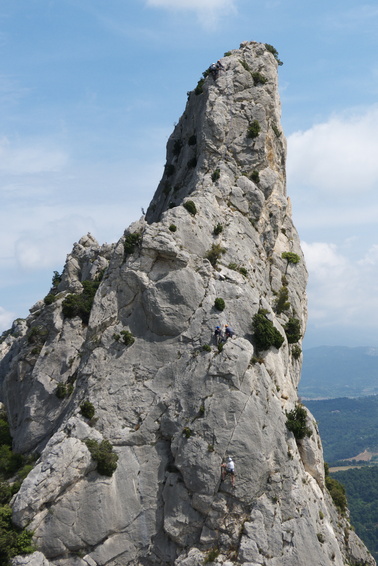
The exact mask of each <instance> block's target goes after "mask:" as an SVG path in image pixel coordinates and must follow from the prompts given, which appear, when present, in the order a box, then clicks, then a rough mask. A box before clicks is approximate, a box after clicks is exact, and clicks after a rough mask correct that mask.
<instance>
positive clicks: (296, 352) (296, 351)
mask: <svg viewBox="0 0 378 566" xmlns="http://www.w3.org/2000/svg"><path fill="white" fill-rule="evenodd" d="M301 353H302V350H301V348H300V347H299V346H298V344H294V346H293V347H292V349H291V354H292V356H293V358H294V360H299V358H300V357H301Z"/></svg>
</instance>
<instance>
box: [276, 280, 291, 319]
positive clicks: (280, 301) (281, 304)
mask: <svg viewBox="0 0 378 566" xmlns="http://www.w3.org/2000/svg"><path fill="white" fill-rule="evenodd" d="M288 298H289V289H288V288H287V287H286V286H285V285H283V286H282V287H281V288H280V290H279V291H278V295H277V298H276V305H275V307H276V313H277V314H281V313H283V312H284V311H286V310H287V309H289V308H290V303H289V301H288Z"/></svg>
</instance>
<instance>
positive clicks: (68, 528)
mask: <svg viewBox="0 0 378 566" xmlns="http://www.w3.org/2000/svg"><path fill="white" fill-rule="evenodd" d="M222 64H223V67H224V69H223V70H222V71H221V73H220V75H219V77H218V78H217V79H216V80H214V79H213V78H212V77H211V76H208V77H207V78H206V80H205V81H204V84H203V86H202V92H198V91H200V90H201V89H197V92H198V94H196V93H195V92H194V91H193V92H191V93H190V95H189V98H188V103H187V107H186V109H185V112H184V114H183V116H182V118H181V119H180V121H179V123H178V125H177V126H176V128H175V130H174V132H173V134H172V136H171V137H170V139H169V141H168V144H167V164H166V167H165V172H164V175H163V178H162V180H161V182H160V184H159V187H158V189H157V191H156V193H155V195H154V197H153V199H152V202H151V204H150V207H149V209H148V211H147V214H146V217H145V218H142V219H141V220H139V221H138V222H136V223H134V224H133V225H132V226H130V227H129V228H128V229H127V230H126V232H125V234H124V235H123V236H122V238H121V239H120V241H119V242H118V243H117V244H114V245H112V246H99V245H98V243H97V242H96V241H95V240H94V239H93V238H92V237H91V236H90V235H88V236H87V237H85V238H82V240H80V242H79V243H78V244H75V246H74V249H73V251H72V253H71V254H70V255H69V256H68V258H67V262H66V266H65V268H64V272H63V276H62V280H61V281H60V283H59V285H58V286H57V287H56V288H55V289H54V293H55V301H54V302H52V303H51V304H49V305H45V303H44V302H43V301H41V302H40V303H37V305H35V306H34V307H33V309H32V313H31V315H30V317H29V318H28V319H27V321H26V322H22V321H21V322H18V323H17V325H16V326H14V328H13V335H15V334H16V332H17V334H18V335H19V336H18V337H15V336H12V334H11V335H10V336H8V338H7V339H6V340H5V341H4V342H3V344H2V345H1V348H2V353H3V361H2V366H1V379H2V400H3V402H4V404H5V406H6V409H7V412H8V415H9V420H10V424H11V428H12V434H13V438H14V447H15V449H17V450H18V451H21V452H31V451H38V452H40V453H41V456H40V459H39V460H38V462H37V465H36V466H35V468H34V469H33V470H32V472H30V474H29V476H28V477H27V478H26V480H25V481H24V482H23V484H22V487H21V489H20V491H19V493H18V494H17V495H16V497H15V498H14V501H13V510H14V520H15V522H16V523H17V524H18V525H20V526H25V525H28V526H29V528H30V529H32V530H34V532H35V541H36V544H37V547H38V549H39V550H40V552H38V553H35V554H34V555H32V556H31V557H27V558H21V557H20V558H17V559H16V564H18V565H21V564H22V565H29V566H42V565H43V566H48V565H49V564H51V565H56V566H71V565H75V566H76V565H77V566H87V565H89V566H96V565H98V566H105V565H109V566H121V565H122V566H124V565H126V564H127V565H129V564H130V565H134V566H137V565H145V566H148V565H155V564H156V565H157V564H176V565H180V566H196V565H198V564H202V563H203V562H204V560H206V559H207V560H208V561H210V558H211V557H214V556H215V555H217V554H218V557H217V563H218V564H228V565H231V564H234V563H236V564H248V565H250V566H256V565H260V564H261V565H266V566H303V565H305V564H308V563H309V557H311V558H310V561H311V564H312V565H319V566H320V565H322V566H328V565H329V566H331V565H336V566H343V565H344V564H345V563H346V562H347V561H349V563H351V564H360V563H361V564H362V563H364V564H369V565H373V564H375V562H374V560H373V559H372V558H371V557H370V555H369V554H368V553H367V551H366V549H365V547H364V546H363V545H362V543H361V542H360V541H359V539H358V538H357V537H356V536H355V535H354V533H353V531H351V530H350V529H349V526H348V522H347V520H346V519H345V518H343V517H341V516H339V515H338V513H337V511H336V509H335V508H334V506H333V504H332V502H331V500H330V496H329V494H328V492H327V490H326V489H325V487H324V469H323V457H322V449H321V443H320V439H319V436H318V432H317V428H316V424H315V422H314V421H313V418H312V416H311V415H310V414H308V417H307V426H308V427H309V428H310V429H311V431H312V435H311V436H310V437H305V439H303V440H300V441H296V439H295V438H294V436H293V434H292V433H291V432H289V430H288V429H287V427H286V420H287V417H286V412H287V411H290V410H291V409H293V408H294V407H295V406H296V403H297V401H298V399H297V385H298V381H299V376H300V367H301V355H300V340H299V341H297V340H295V341H294V342H293V343H289V341H288V339H287V337H286V333H285V325H287V323H288V322H289V321H290V319H295V320H296V321H297V324H299V326H300V334H301V335H303V333H304V331H305V324H306V317H307V310H306V295H305V288H306V280H307V273H306V268H305V264H304V260H303V256H302V252H301V249H300V245H299V240H298V236H297V233H296V231H295V229H294V227H293V224H292V219H291V210H290V203H289V201H288V198H287V197H286V191H285V158H286V142H285V137H284V135H283V133H282V130H281V126H280V104H279V99H278V94H277V92H278V91H277V62H276V60H275V58H274V57H273V55H272V54H271V53H269V52H268V51H267V50H266V48H265V45H263V44H258V43H254V42H252V43H249V42H246V43H243V44H242V45H241V47H240V49H238V50H234V51H232V52H231V54H230V55H229V56H228V57H225V58H223V59H222ZM256 73H259V76H260V79H258V75H256ZM261 77H262V79H261ZM256 123H257V124H258V128H257V129H258V130H259V131H258V133H257V135H256V136H255V137H251V136H250V135H249V132H251V131H252V132H253V128H255V130H254V131H255V132H256ZM251 126H252V130H251ZM188 201H191V202H192V203H194V207H193V204H188ZM284 252H291V253H292V254H295V255H294V256H291V257H292V258H293V257H294V258H295V261H297V263H294V262H293V261H290V260H288V259H287V258H285V257H282V254H283V253H284ZM289 257H290V256H289ZM298 260H299V261H298ZM104 269H105V273H104V276H103V278H102V281H101V283H100V286H99V288H98V290H97V293H96V295H95V299H94V303H93V306H92V309H91V312H90V317H89V323H88V325H86V324H83V322H82V319H81V318H80V317H79V316H76V317H73V318H68V317H67V316H64V314H63V311H62V303H63V301H64V300H65V298H66V297H67V295H68V294H69V293H80V292H81V291H82V289H83V285H82V282H83V281H86V280H91V281H93V280H96V278H98V277H99V274H100V273H101V272H102V271H103V270H104ZM283 289H284V291H283ZM284 293H287V298H286V300H285V301H282V300H281V302H279V301H280V299H282V297H283V296H284ZM216 298H222V299H223V300H224V304H225V308H224V310H222V311H220V310H218V309H217V308H216V307H215V306H214V304H215V299H216ZM259 309H265V310H264V311H263V312H264V313H265V315H263V316H264V317H265V319H268V320H269V321H270V322H271V323H272V324H273V327H274V328H275V329H276V331H278V332H279V333H280V334H281V335H282V336H283V337H284V340H283V344H282V345H281V347H280V348H279V349H277V348H276V347H274V346H271V347H268V348H267V349H266V350H264V351H261V350H260V351H258V349H257V347H256V344H257V343H258V340H257V336H256V333H255V328H254V327H253V325H252V320H253V317H254V315H256V314H257V313H258V311H259ZM224 324H230V325H231V326H232V327H233V329H234V331H235V335H234V337H233V338H231V339H228V340H227V341H226V342H225V343H224V344H223V349H222V350H221V351H218V348H217V346H216V344H215V341H214V337H213V333H214V328H215V326H217V325H220V326H223V325H224ZM33 328H34V329H35V330H34V331H33V332H31V330H32V329H33ZM125 331H127V332H131V334H132V335H133V337H134V342H133V343H132V344H128V345H127V344H126V343H125V342H124V339H123V338H124V336H125V334H122V332H125ZM296 338H298V337H296ZM33 340H35V341H34V342H33ZM291 342H292V341H291ZM206 345H207V347H206V348H205V349H204V348H203V346H206ZM58 384H64V385H66V387H67V391H68V393H67V395H66V396H65V397H64V398H58V397H57V396H56V390H57V387H58ZM84 400H89V401H90V402H91V403H92V404H93V405H94V408H95V418H94V419H92V422H88V420H87V419H85V418H84V417H83V416H82V414H81V412H80V404H81V403H82V402H83V401H84ZM90 425H91V426H90ZM87 439H92V440H97V441H99V442H101V440H103V439H107V440H109V441H110V442H111V443H112V445H113V447H114V450H115V451H116V453H117V455H118V457H119V459H118V467H117V469H116V472H115V473H114V474H113V475H112V476H111V477H106V476H102V475H100V474H99V473H98V471H97V470H96V464H95V462H94V460H93V459H92V458H91V455H90V452H89V450H88V448H87V446H86V444H85V440H87ZM227 455H232V456H233V458H234V460H235V465H236V485H235V488H232V485H231V482H230V481H229V478H226V479H225V481H221V475H220V466H221V463H222V462H223V461H224V459H225V457H226V456H227ZM210 551H211V552H212V554H209V552H210ZM358 561H359V562H358Z"/></svg>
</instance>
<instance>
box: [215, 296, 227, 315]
mask: <svg viewBox="0 0 378 566" xmlns="http://www.w3.org/2000/svg"><path fill="white" fill-rule="evenodd" d="M225 306H226V303H225V302H224V300H223V299H221V298H220V297H217V298H216V299H215V301H214V307H215V308H216V309H217V311H220V312H222V311H224V309H225Z"/></svg>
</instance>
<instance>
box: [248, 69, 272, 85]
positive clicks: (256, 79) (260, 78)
mask: <svg viewBox="0 0 378 566" xmlns="http://www.w3.org/2000/svg"><path fill="white" fill-rule="evenodd" d="M251 74H252V78H253V84H254V85H255V86H257V85H259V84H261V85H264V84H265V83H266V82H267V80H268V79H267V78H266V77H264V75H262V74H261V73H259V72H258V71H256V72H254V73H251Z"/></svg>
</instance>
